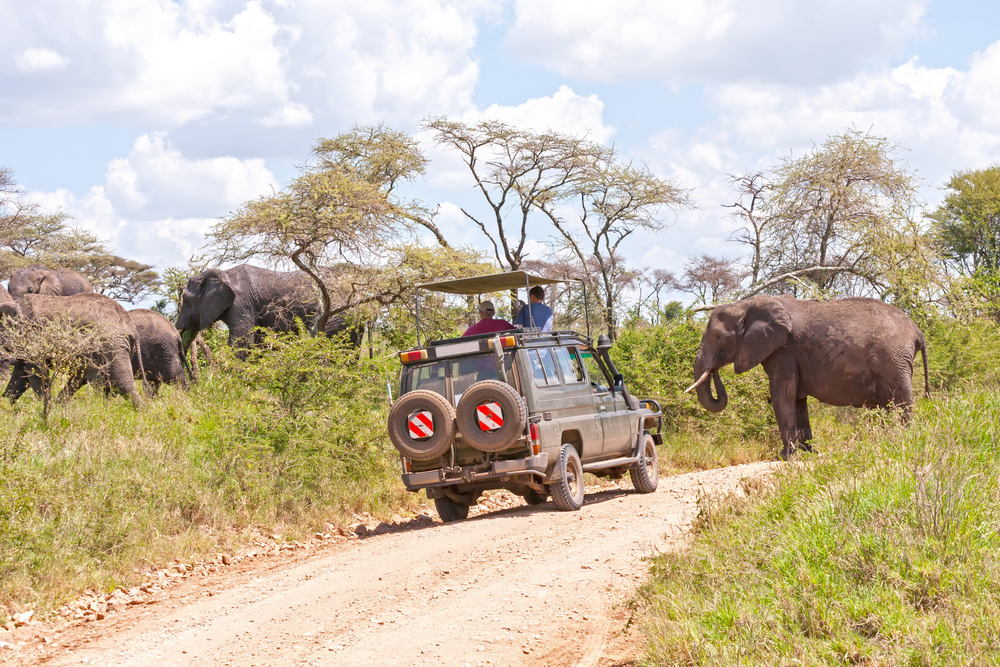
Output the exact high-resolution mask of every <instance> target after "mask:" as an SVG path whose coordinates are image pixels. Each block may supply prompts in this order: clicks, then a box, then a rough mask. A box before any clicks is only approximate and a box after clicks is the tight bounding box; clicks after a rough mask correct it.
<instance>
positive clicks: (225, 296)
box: [176, 264, 362, 350]
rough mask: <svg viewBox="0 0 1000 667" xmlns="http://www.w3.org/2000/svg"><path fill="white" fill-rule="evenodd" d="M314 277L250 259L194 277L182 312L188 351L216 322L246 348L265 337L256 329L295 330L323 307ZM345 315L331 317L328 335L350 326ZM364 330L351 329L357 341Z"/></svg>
mask: <svg viewBox="0 0 1000 667" xmlns="http://www.w3.org/2000/svg"><path fill="white" fill-rule="evenodd" d="M318 303H319V302H318V299H317V298H316V292H315V289H314V287H313V282H312V281H311V280H310V278H309V276H307V275H306V274H305V273H303V272H302V271H289V272H286V271H272V270H270V269H262V268H260V267H257V266H250V265H249V264H242V265H240V266H237V267H234V268H232V269H225V270H223V269H208V270H207V271H202V272H201V273H199V274H198V275H196V276H193V277H192V278H191V279H189V280H188V283H187V286H185V287H184V292H183V294H182V296H181V307H180V311H179V312H178V313H177V324H176V326H177V329H178V330H179V331H180V332H181V340H182V343H183V347H184V350H187V349H188V348H189V347H190V345H191V341H193V340H194V338H195V336H197V335H198V332H199V331H201V330H202V329H207V328H209V327H211V326H212V324H214V323H215V322H223V323H224V324H225V325H226V326H227V327H229V344H230V345H232V346H234V347H238V348H246V347H249V346H251V345H254V344H256V343H258V342H260V341H259V340H258V339H259V335H258V334H257V333H256V332H255V331H254V329H255V328H257V327H260V328H264V329H270V330H272V331H293V330H294V329H295V326H296V324H295V320H296V319H300V320H302V321H303V322H305V324H306V325H308V324H309V323H310V322H311V321H312V318H313V317H314V316H315V315H316V313H317V310H318ZM348 328H349V325H348V323H347V320H346V319H345V318H344V317H342V316H337V317H331V318H330V321H329V322H327V326H326V334H327V335H328V336H332V335H333V334H335V333H337V332H340V331H344V330H345V329H348ZM361 333H362V331H361V329H360V328H350V336H351V342H352V343H354V344H355V345H356V346H357V345H360V343H361Z"/></svg>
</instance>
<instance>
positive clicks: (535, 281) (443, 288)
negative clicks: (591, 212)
mask: <svg viewBox="0 0 1000 667" xmlns="http://www.w3.org/2000/svg"><path fill="white" fill-rule="evenodd" d="M568 282H574V281H572V280H556V279H553V278H543V277H541V276H533V275H531V274H530V273H527V272H525V271H508V272H507V273H494V274H493V275H489V276H476V277H474V278H458V279H457V280H442V281H441V282H436V283H424V284H423V285H417V288H418V289H425V290H430V291H431V292H445V293H447V294H465V295H473V294H485V293H488V292H501V291H503V290H509V289H520V288H522V287H527V288H531V287H534V286H535V285H554V284H556V283H568Z"/></svg>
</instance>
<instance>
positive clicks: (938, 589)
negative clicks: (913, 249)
mask: <svg viewBox="0 0 1000 667" xmlns="http://www.w3.org/2000/svg"><path fill="white" fill-rule="evenodd" d="M817 412H818V418H817V425H818V429H817V430H818V431H819V433H818V434H817V435H818V437H817V441H818V444H819V443H823V442H826V443H827V444H826V446H821V449H820V452H821V454H820V455H819V456H816V457H809V458H807V459H806V460H805V461H803V462H802V463H800V464H798V465H795V464H793V465H790V466H789V467H788V468H787V469H786V470H785V471H784V472H782V473H780V474H779V475H778V476H777V479H776V486H775V487H773V488H767V487H764V486H762V485H748V490H749V491H750V492H751V494H750V495H751V497H750V499H749V500H746V499H741V498H736V497H730V498H703V499H702V500H701V503H700V515H699V519H698V522H697V524H698V532H697V534H696V537H695V540H694V543H693V544H692V546H691V548H690V550H688V551H687V552H685V553H680V554H666V555H663V556H661V557H659V558H657V559H656V560H655V561H654V567H653V572H652V578H651V580H650V582H649V583H648V585H647V586H646V588H645V590H644V592H643V595H642V599H643V600H644V602H645V604H646V609H647V619H648V620H647V624H646V635H647V639H648V658H647V660H648V662H649V663H650V664H658V665H661V664H662V665H675V664H689V665H820V664H822V665H828V664H829V665H841V664H873V665H874V664H880V665H881V664H885V665H952V664H954V665H967V664H976V665H981V664H998V663H1000V560H998V554H1000V533H998V527H1000V523H998V517H1000V492H998V481H1000V480H998V463H1000V452H998V449H997V444H996V437H995V436H996V430H997V424H998V423H1000V399H998V398H997V397H996V394H995V392H994V391H986V390H979V391H973V392H970V393H967V394H965V395H956V396H952V397H950V398H946V399H943V400H940V401H923V402H921V404H920V405H919V409H918V410H917V414H916V417H915V420H914V423H913V424H912V426H911V427H910V428H903V427H901V426H899V425H897V424H895V423H894V421H893V420H887V419H885V418H884V417H883V416H882V415H881V414H880V413H877V412H876V413H860V412H847V411H843V410H833V409H825V410H819V411H817ZM838 416H839V417H840V419H837V418H836V417H838ZM845 417H846V419H845Z"/></svg>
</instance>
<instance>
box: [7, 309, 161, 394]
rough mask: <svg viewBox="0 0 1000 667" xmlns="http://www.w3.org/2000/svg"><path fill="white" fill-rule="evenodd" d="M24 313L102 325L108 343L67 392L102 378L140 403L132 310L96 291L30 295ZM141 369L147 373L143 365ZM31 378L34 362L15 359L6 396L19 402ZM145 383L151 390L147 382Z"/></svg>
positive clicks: (40, 318)
mask: <svg viewBox="0 0 1000 667" xmlns="http://www.w3.org/2000/svg"><path fill="white" fill-rule="evenodd" d="M22 312H23V316H24V317H27V318H29V319H32V320H35V321H45V320H53V319H55V318H57V317H61V316H68V317H70V318H71V319H72V320H73V321H74V322H75V323H77V324H78V325H80V326H95V327H99V328H100V330H101V331H102V332H104V333H105V334H106V335H107V342H106V343H105V344H104V346H103V347H102V348H101V349H100V350H99V351H98V353H97V354H96V355H95V358H94V359H92V360H89V361H91V362H92V363H89V364H88V365H87V367H86V370H85V371H84V373H83V375H82V376H78V377H76V378H71V380H70V382H69V383H68V384H67V386H66V388H65V389H64V390H63V395H65V396H72V395H73V394H74V393H76V391H77V389H79V388H80V387H81V386H82V385H83V384H85V383H87V382H90V381H94V380H98V379H100V380H101V381H102V382H103V383H104V385H105V387H106V388H108V389H114V390H115V391H117V392H119V393H121V394H123V395H125V396H127V397H129V398H130V399H131V400H132V403H133V405H136V406H138V405H139V404H140V402H141V401H140V399H139V393H138V392H137V391H136V388H135V378H134V376H133V374H132V361H131V359H132V354H133V352H135V353H137V354H138V355H140V359H141V354H142V352H141V348H140V343H139V336H138V333H137V331H136V328H135V325H134V324H132V321H131V320H130V319H129V316H128V313H127V312H125V309H124V308H122V307H121V306H120V305H118V303H116V302H115V301H113V300H112V299H109V298H108V297H106V296H104V295H103V294H93V293H90V294H75V295H73V296H68V297H61V296H48V295H44V294H27V295H25V297H24V302H23V306H22ZM140 364H141V361H140ZM140 372H143V371H142V369H141V368H140ZM143 375H145V373H144V372H143ZM31 379H32V378H31V368H30V365H29V364H27V363H25V362H24V361H22V360H15V362H14V367H13V369H12V371H11V377H10V381H9V382H8V383H7V388H6V389H5V390H4V396H6V397H8V398H9V399H10V400H11V402H12V403H13V402H15V401H17V399H18V398H20V397H21V395H22V394H23V393H24V392H25V391H26V390H27V387H28V384H29V383H31ZM32 384H33V385H36V386H33V388H34V389H35V390H36V391H38V387H37V381H36V382H34V383H32ZM143 385H144V388H145V389H146V391H147V393H148V392H149V388H148V386H147V385H146V383H145V381H143Z"/></svg>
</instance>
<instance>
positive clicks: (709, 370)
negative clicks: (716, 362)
mask: <svg viewBox="0 0 1000 667" xmlns="http://www.w3.org/2000/svg"><path fill="white" fill-rule="evenodd" d="M711 374H712V369H711V368H709V369H708V370H707V371H705V372H704V373H702V374H701V377H700V378H698V381H697V382H695V383H694V384H693V385H691V386H690V387H688V388H687V389H685V390H684V393H685V394H690V393H691V392H692V391H694V389H695V387H697V386H698V385H700V384H702V383H703V382H704V381H705V380H707V379H708V376H709V375H711Z"/></svg>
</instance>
